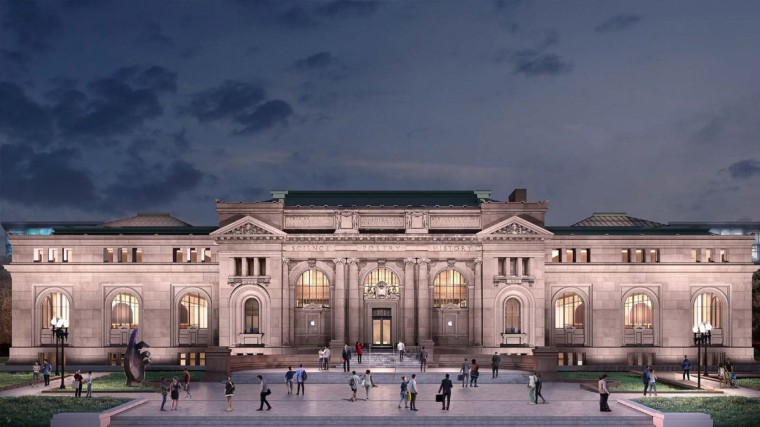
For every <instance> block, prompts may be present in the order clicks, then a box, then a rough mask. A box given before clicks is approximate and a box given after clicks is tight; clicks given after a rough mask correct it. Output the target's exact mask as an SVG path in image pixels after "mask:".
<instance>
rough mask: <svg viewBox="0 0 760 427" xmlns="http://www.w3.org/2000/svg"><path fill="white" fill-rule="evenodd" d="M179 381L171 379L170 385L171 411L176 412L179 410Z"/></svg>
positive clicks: (175, 378)
mask: <svg viewBox="0 0 760 427" xmlns="http://www.w3.org/2000/svg"><path fill="white" fill-rule="evenodd" d="M179 387H180V385H179V379H177V377H174V378H172V385H171V397H172V406H171V410H172V411H176V410H177V409H178V408H179Z"/></svg>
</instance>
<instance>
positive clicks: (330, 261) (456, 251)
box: [8, 190, 756, 364]
mask: <svg viewBox="0 0 760 427" xmlns="http://www.w3.org/2000/svg"><path fill="white" fill-rule="evenodd" d="M272 196H273V197H272V199H271V200H267V201H260V202H223V201H217V204H216V210H217V212H218V214H219V225H218V226H213V227H195V226H191V225H189V224H187V223H184V222H182V221H179V220H177V219H175V218H173V217H171V216H169V215H168V214H155V213H153V214H151V213H147V214H138V215H137V216H135V217H133V218H127V219H124V220H119V221H114V222H108V223H102V224H98V225H67V226H61V227H55V228H54V232H53V233H52V234H50V235H39V236H28V235H10V236H8V240H9V242H10V244H11V245H12V247H13V257H12V263H11V264H10V265H9V266H8V270H9V271H10V272H11V274H12V277H13V344H12V348H11V351H10V356H11V359H10V363H28V362H30V361H31V360H34V359H37V358H39V357H41V356H43V355H48V356H52V352H53V349H52V345H53V344H54V342H53V339H52V336H51V332H50V328H49V324H50V320H51V319H52V318H66V319H67V320H69V323H70V330H69V332H70V335H69V339H68V342H67V345H68V346H67V350H66V355H67V359H68V363H108V362H109V361H110V362H112V363H115V362H118V359H119V357H120V354H121V353H122V352H123V351H124V347H125V345H126V340H127V337H128V336H129V331H130V330H131V329H132V328H139V335H140V336H139V338H140V339H141V340H144V341H145V342H147V343H148V344H150V345H151V347H152V348H151V352H152V360H153V363H178V362H179V363H183V364H202V363H204V358H205V353H206V351H207V350H208V349H209V348H212V347H213V348H219V347H221V348H223V349H229V352H230V354H231V355H233V356H234V355H246V354H299V353H300V354H315V353H316V351H315V348H316V347H317V346H321V345H325V344H329V345H330V346H331V347H333V348H339V347H341V346H342V345H343V343H354V342H356V341H362V342H365V343H368V344H371V345H372V346H373V348H383V347H386V348H390V347H391V346H393V345H394V344H395V343H397V342H398V341H403V342H405V343H406V345H407V346H412V347H414V346H422V345H424V346H426V347H428V348H429V349H430V350H432V354H433V357H434V358H435V359H438V360H440V361H444V360H445V358H446V356H447V355H458V354H462V352H463V351H466V352H468V353H470V354H492V353H493V352H494V351H497V352H500V353H503V354H517V355H520V354H523V355H530V354H531V353H533V352H534V351H535V349H536V348H542V347H552V348H556V349H557V351H558V353H559V361H560V363H566V364H576V363H583V364H605V363H618V364H620V363H645V362H649V363H652V362H654V363H672V362H675V361H677V360H680V358H681V357H682V356H683V355H684V354H691V355H694V354H695V353H696V349H695V348H694V343H693V341H692V332H691V330H692V327H693V326H694V325H695V324H698V323H700V322H702V323H710V324H711V325H712V327H713V341H712V347H711V348H710V351H709V352H710V355H711V356H710V358H711V359H710V360H711V361H713V362H714V361H717V360H720V359H721V358H723V357H727V356H730V357H732V358H733V359H734V360H738V361H743V360H746V361H749V360H751V359H752V357H753V351H752V347H751V319H752V316H751V276H752V272H753V271H754V270H755V269H756V266H753V265H752V263H751V247H752V244H753V237H752V236H737V235H714V234H710V233H709V232H708V228H707V227H699V226H693V225H683V226H675V225H663V224H658V223H654V222H651V221H645V220H639V219H636V218H632V217H629V216H626V215H625V214H594V215H593V216H592V217H590V218H587V219H586V220H583V221H581V222H579V223H577V224H574V225H572V226H565V227H547V226H545V224H544V218H545V215H546V212H547V209H548V204H547V202H545V201H544V202H529V201H527V199H526V192H525V190H515V191H514V192H513V193H512V194H511V195H510V196H509V199H508V201H497V200H494V199H492V198H491V195H490V192H488V191H469V192H468V191H444V192H417V191H407V192H376V191H375V192H308V191H290V192H288V191H279V192H278V191H275V192H272ZM333 353H335V354H337V353H338V352H335V351H334V352H333ZM452 357H453V356H452ZM458 357H459V356H457V360H458ZM692 357H693V356H692Z"/></svg>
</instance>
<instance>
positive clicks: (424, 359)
mask: <svg viewBox="0 0 760 427" xmlns="http://www.w3.org/2000/svg"><path fill="white" fill-rule="evenodd" d="M427 358H428V352H427V350H425V346H424V345H423V346H422V350H420V372H425V371H427Z"/></svg>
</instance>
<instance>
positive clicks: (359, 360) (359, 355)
mask: <svg viewBox="0 0 760 427" xmlns="http://www.w3.org/2000/svg"><path fill="white" fill-rule="evenodd" d="M363 348H364V347H362V344H361V343H360V342H359V341H357V342H356V359H357V360H356V361H357V363H362V350H363Z"/></svg>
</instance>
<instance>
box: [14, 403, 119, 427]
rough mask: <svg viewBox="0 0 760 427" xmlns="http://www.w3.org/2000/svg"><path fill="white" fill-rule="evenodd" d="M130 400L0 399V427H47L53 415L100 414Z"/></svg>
mask: <svg viewBox="0 0 760 427" xmlns="http://www.w3.org/2000/svg"><path fill="white" fill-rule="evenodd" d="M130 400H131V399H114V398H110V397H96V398H92V399H74V398H71V397H62V396H52V397H38V396H21V397H0V426H3V427H4V426H25V427H36V426H40V427H42V426H45V427H47V426H49V425H50V419H51V418H53V414H57V413H60V412H102V411H105V410H106V409H110V408H113V407H116V406H119V405H121V404H124V403H126V402H129V401H130Z"/></svg>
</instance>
